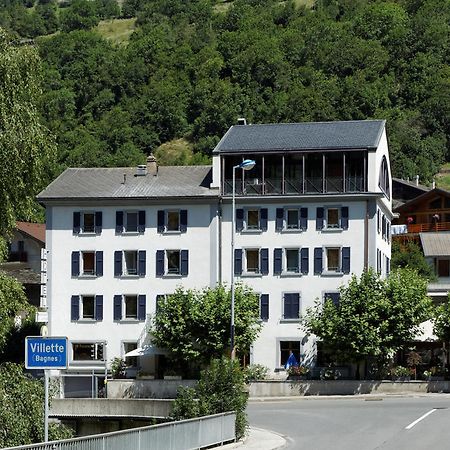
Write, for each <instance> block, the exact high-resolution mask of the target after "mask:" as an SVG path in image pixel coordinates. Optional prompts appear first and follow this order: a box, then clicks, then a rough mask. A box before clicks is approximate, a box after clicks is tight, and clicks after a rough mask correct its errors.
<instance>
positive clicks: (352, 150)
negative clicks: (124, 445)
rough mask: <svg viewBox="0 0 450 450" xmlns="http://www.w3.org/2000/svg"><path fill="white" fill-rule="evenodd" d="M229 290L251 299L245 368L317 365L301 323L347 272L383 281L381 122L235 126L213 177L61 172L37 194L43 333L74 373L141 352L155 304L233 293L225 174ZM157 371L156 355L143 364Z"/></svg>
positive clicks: (385, 186) (388, 214)
mask: <svg viewBox="0 0 450 450" xmlns="http://www.w3.org/2000/svg"><path fill="white" fill-rule="evenodd" d="M243 159H253V160H255V162H256V165H255V167H254V168H253V169H252V170H250V171H248V172H246V171H243V170H241V169H237V170H236V189H235V192H236V230H235V254H234V258H235V280H236V281H242V282H245V283H246V284H248V285H250V286H251V287H253V288H254V290H255V291H256V292H258V293H260V294H261V295H260V299H261V308H260V309H261V311H260V313H261V319H262V321H263V323H264V326H263V328H262V331H261V334H260V336H259V338H258V339H257V341H256V342H255V344H254V346H253V348H252V349H251V353H250V359H251V362H253V363H260V364H264V365H265V366H268V367H269V368H270V369H271V370H272V371H273V370H276V369H277V368H280V367H282V366H283V364H284V362H285V360H286V358H287V355H288V354H289V350H293V351H294V354H296V355H297V357H298V358H300V359H301V360H302V361H304V362H306V363H312V364H314V358H315V353H316V345H315V340H314V339H313V338H312V337H309V338H308V337H307V336H306V334H305V332H304V331H303V330H301V329H300V328H299V319H298V317H299V314H301V313H302V312H304V311H305V309H306V308H307V307H308V306H312V305H313V304H314V302H315V301H316V299H323V298H324V297H325V296H327V295H329V296H330V297H331V298H332V299H334V300H336V301H337V300H338V291H339V287H340V286H342V285H344V284H346V283H347V282H348V281H349V279H350V277H351V275H352V274H357V275H358V274H360V273H361V272H362V271H363V269H365V268H368V267H372V268H374V269H375V270H378V271H379V272H380V273H382V274H383V275H385V274H386V273H388V272H389V263H390V255H391V245H390V222H391V219H392V210H391V172H390V165H389V154H388V146H387V139H386V130H385V122H384V121H381V120H370V121H349V122H324V123H299V124H268V125H236V126H232V127H231V128H230V129H229V130H228V131H227V133H226V134H225V135H224V136H223V138H222V139H221V141H220V142H219V144H218V145H217V147H216V148H215V149H214V151H213V164H212V167H211V166H188V167H159V168H158V167H157V165H156V162H155V161H153V160H151V158H149V162H148V164H147V166H146V167H145V168H144V167H140V168H137V169H136V168H125V169H124V168H91V169H67V170H66V171H65V172H64V173H63V174H61V175H60V176H59V177H58V178H57V179H56V180H55V181H53V182H52V183H51V184H50V185H49V186H48V187H47V188H46V189H45V190H44V191H43V192H41V193H40V194H39V196H38V199H39V201H40V202H42V203H43V204H44V205H45V207H46V211H47V231H46V233H47V234H46V248H47V252H48V254H47V258H48V264H47V274H48V285H47V304H46V305H42V306H46V307H47V308H48V328H49V334H50V335H52V336H67V337H68V339H69V344H70V349H69V369H68V372H69V373H73V374H75V373H83V372H88V371H89V372H91V371H92V370H95V371H98V372H102V371H103V370H104V367H105V362H106V361H110V360H111V359H112V358H113V357H115V356H123V355H124V354H125V353H126V352H128V351H130V350H132V349H133V348H136V347H141V346H142V344H143V342H144V341H146V339H147V338H146V335H147V329H148V323H149V320H150V317H151V315H153V314H154V313H155V309H156V302H157V299H158V298H159V297H158V296H160V295H165V294H170V293H171V292H173V291H174V290H175V288H176V287H177V286H179V285H182V286H183V287H185V288H202V287H204V286H214V285H216V284H217V283H219V282H223V283H227V284H228V285H229V283H230V278H231V235H232V230H231V219H232V189H231V186H232V183H231V182H232V173H233V167H234V166H236V165H238V164H239V163H240V162H242V160H243ZM140 360H141V361H140V363H139V364H141V365H142V364H146V365H147V367H146V369H147V371H150V372H151V371H152V370H153V371H157V367H156V366H157V364H156V366H155V360H156V361H157V360H158V358H157V357H156V358H155V357H149V356H146V357H143V358H140Z"/></svg>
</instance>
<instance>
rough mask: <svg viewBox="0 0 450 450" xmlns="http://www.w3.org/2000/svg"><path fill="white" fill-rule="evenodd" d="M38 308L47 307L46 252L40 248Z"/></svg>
mask: <svg viewBox="0 0 450 450" xmlns="http://www.w3.org/2000/svg"><path fill="white" fill-rule="evenodd" d="M40 307H41V308H46V307H47V250H46V249H45V248H41V301H40Z"/></svg>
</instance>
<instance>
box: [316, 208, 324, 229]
mask: <svg viewBox="0 0 450 450" xmlns="http://www.w3.org/2000/svg"><path fill="white" fill-rule="evenodd" d="M323 217H324V209H323V208H317V211H316V230H321V229H322V228H323Z"/></svg>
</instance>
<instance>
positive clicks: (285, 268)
mask: <svg viewBox="0 0 450 450" xmlns="http://www.w3.org/2000/svg"><path fill="white" fill-rule="evenodd" d="M293 250H296V251H297V270H296V271H293V270H288V259H287V252H288V251H293ZM300 252H301V247H283V265H282V272H281V275H285V276H286V275H288V276H289V275H290V276H301V275H302V270H301V253H300Z"/></svg>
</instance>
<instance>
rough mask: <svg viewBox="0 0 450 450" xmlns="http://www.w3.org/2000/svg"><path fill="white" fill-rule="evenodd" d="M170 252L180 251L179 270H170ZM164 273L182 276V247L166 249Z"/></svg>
mask: <svg viewBox="0 0 450 450" xmlns="http://www.w3.org/2000/svg"><path fill="white" fill-rule="evenodd" d="M169 252H177V253H178V270H177V272H170V271H169ZM164 273H165V276H169V277H170V276H177V277H179V276H181V250H180V249H166V250H164Z"/></svg>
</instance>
